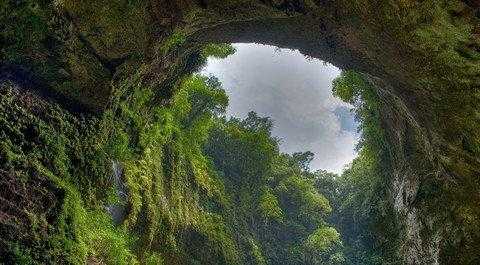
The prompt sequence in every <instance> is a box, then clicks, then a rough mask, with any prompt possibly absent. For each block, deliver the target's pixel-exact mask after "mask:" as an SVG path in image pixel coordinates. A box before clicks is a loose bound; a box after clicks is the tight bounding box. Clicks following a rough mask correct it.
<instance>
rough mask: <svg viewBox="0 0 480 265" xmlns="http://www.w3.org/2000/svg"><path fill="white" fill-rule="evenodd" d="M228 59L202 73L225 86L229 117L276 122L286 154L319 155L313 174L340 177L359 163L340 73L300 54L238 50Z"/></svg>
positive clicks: (241, 46) (255, 48)
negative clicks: (338, 93)
mask: <svg viewBox="0 0 480 265" xmlns="http://www.w3.org/2000/svg"><path fill="white" fill-rule="evenodd" d="M235 47H236V49H237V52H236V53H235V54H234V55H232V56H230V57H228V58H227V59H223V60H218V59H210V60H209V62H208V65H207V66H206V67H205V69H204V70H203V72H204V73H205V74H213V75H215V76H217V77H218V78H219V79H220V81H222V83H223V86H224V88H225V90H226V92H227V93H228V95H229V96H230V106H229V109H228V115H232V116H236V117H245V116H246V114H247V113H248V112H249V111H251V110H253V111H255V112H257V113H258V114H260V115H262V116H270V117H272V119H273V120H274V121H275V128H274V129H273V134H274V135H275V136H277V137H280V138H281V139H282V144H281V146H280V147H281V150H282V151H283V152H287V153H293V152H298V151H307V150H310V151H312V152H313V153H315V160H314V161H313V162H312V164H311V167H312V169H314V170H315V169H325V170H328V171H332V172H336V173H340V172H341V170H342V169H343V167H344V165H345V164H348V163H350V162H351V161H352V159H353V158H354V157H355V152H354V146H355V144H356V142H357V140H358V136H357V133H356V124H355V123H354V120H353V117H352V115H351V113H350V111H349V109H350V106H348V105H347V104H345V103H343V102H341V101H340V100H338V99H336V98H334V97H333V95H332V92H331V83H332V80H333V79H334V78H335V77H336V76H338V75H339V73H340V71H339V69H337V68H335V67H334V66H332V65H327V64H325V63H323V62H321V61H318V60H313V59H306V58H305V57H304V56H303V55H301V54H300V53H299V52H298V51H291V50H286V49H281V50H280V49H278V48H275V47H272V46H265V45H258V44H235Z"/></svg>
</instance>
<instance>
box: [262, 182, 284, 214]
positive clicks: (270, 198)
mask: <svg viewBox="0 0 480 265" xmlns="http://www.w3.org/2000/svg"><path fill="white" fill-rule="evenodd" d="M260 210H261V211H262V214H263V215H264V216H265V217H266V218H271V219H273V220H282V218H283V211H282V208H280V204H279V202H278V199H277V197H276V196H275V194H273V193H272V191H271V190H269V189H266V190H264V191H263V193H262V196H261V197H260Z"/></svg>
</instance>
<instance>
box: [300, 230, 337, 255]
mask: <svg viewBox="0 0 480 265" xmlns="http://www.w3.org/2000/svg"><path fill="white" fill-rule="evenodd" d="M340 242H341V240H340V234H339V233H338V232H337V230H335V228H333V227H322V228H318V229H317V230H315V232H313V233H312V234H311V235H309V236H308V238H307V240H306V241H305V246H306V247H307V248H309V249H311V250H314V251H320V252H326V251H328V250H329V249H331V248H332V247H333V246H334V245H336V244H340Z"/></svg>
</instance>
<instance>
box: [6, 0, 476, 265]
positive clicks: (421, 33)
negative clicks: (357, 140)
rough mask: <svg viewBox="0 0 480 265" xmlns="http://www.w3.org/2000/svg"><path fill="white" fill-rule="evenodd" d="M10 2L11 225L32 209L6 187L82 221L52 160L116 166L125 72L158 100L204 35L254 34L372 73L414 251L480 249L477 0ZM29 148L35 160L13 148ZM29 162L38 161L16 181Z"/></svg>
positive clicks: (445, 253) (423, 255) (425, 254)
mask: <svg viewBox="0 0 480 265" xmlns="http://www.w3.org/2000/svg"><path fill="white" fill-rule="evenodd" d="M0 12H1V13H0V25H1V26H0V28H1V31H2V32H1V35H0V36H1V38H0V44H1V49H2V50H1V54H0V55H1V57H0V59H1V62H0V63H1V65H0V69H1V72H0V80H1V84H0V92H1V94H0V99H1V109H0V110H1V113H0V126H1V129H0V132H1V134H0V137H1V138H0V139H1V144H2V146H1V147H2V149H1V150H0V151H1V152H0V161H2V164H1V165H2V168H0V175H1V177H2V179H1V184H0V185H1V190H2V194H1V199H2V201H4V202H5V203H3V202H2V205H1V206H0V224H1V227H2V228H1V231H2V235H3V234H4V233H5V235H7V234H8V233H9V231H13V230H11V227H15V229H17V230H18V231H23V233H24V234H25V236H24V237H23V236H22V237H21V238H20V240H25V242H27V241H28V236H29V235H28V234H29V233H27V232H26V231H28V229H29V228H27V227H22V224H25V223H26V222H27V221H25V220H28V218H29V217H28V216H23V214H22V213H21V211H20V210H18V209H17V210H16V207H14V206H9V203H13V204H14V205H22V207H24V208H27V209H29V211H30V212H32V213H38V214H40V215H44V216H47V218H46V220H48V222H54V219H55V218H63V219H64V220H65V221H64V222H63V223H64V224H63V226H62V227H60V228H56V229H57V230H58V231H53V232H52V231H43V230H42V229H41V227H42V225H39V226H40V228H39V230H42V231H38V233H39V234H42V233H68V230H69V229H73V228H69V227H70V226H72V224H71V223H69V222H68V216H61V217H58V216H55V215H54V213H55V212H56V211H55V209H56V208H58V207H66V206H62V201H64V203H63V204H64V205H74V203H72V201H75V198H76V195H74V194H73V193H71V192H69V191H68V187H65V186H64V185H63V184H62V183H61V181H60V180H58V181H54V180H52V177H49V176H50V175H52V173H53V174H55V175H58V174H63V173H64V172H63V173H62V172H58V173H56V172H50V171H55V170H57V171H62V170H65V171H68V172H69V173H68V175H72V176H76V177H73V178H74V179H77V180H78V181H85V180H88V176H99V175H103V176H108V175H109V174H110V173H109V168H110V166H111V165H110V164H109V163H106V162H105V161H110V160H108V159H110V158H108V159H107V158H105V157H102V156H100V155H96V154H97V153H101V152H100V151H99V150H98V149H99V148H100V147H99V146H101V145H102V144H104V143H105V141H106V140H104V139H103V138H106V137H107V135H108V133H109V132H110V131H111V130H112V129H111V128H109V124H110V123H109V121H110V120H109V119H110V118H111V116H109V115H112V113H115V109H116V108H117V107H118V106H117V105H118V102H119V97H122V98H128V97H129V95H130V94H133V91H129V90H128V89H126V90H125V87H124V86H122V85H121V84H122V83H123V82H124V81H125V80H129V79H131V76H137V78H136V79H135V82H137V86H140V87H148V89H150V90H151V91H153V92H154V94H155V96H154V97H153V99H152V100H151V102H150V103H149V104H152V105H162V104H168V102H169V100H170V99H171V97H172V95H173V93H174V92H175V91H174V88H175V86H176V84H178V82H179V81H180V79H181V77H182V76H183V75H184V74H186V73H189V72H191V71H194V70H195V65H193V66H192V64H191V63H189V62H191V61H192V60H193V58H195V57H198V56H200V55H199V50H200V48H201V47H203V46H204V45H205V44H208V43H224V42H256V43H263V44H269V45H275V46H278V47H285V48H291V49H298V50H300V51H301V52H302V53H303V54H305V55H306V56H309V57H314V58H318V59H321V60H324V61H327V62H330V63H332V64H334V65H336V66H338V67H340V68H342V69H352V70H356V71H359V72H362V73H364V74H366V75H368V76H369V77H370V79H371V81H372V83H374V84H375V86H376V88H377V90H378V94H379V95H380V98H381V100H380V102H379V105H380V109H381V110H382V112H381V114H382V121H381V122H382V125H383V127H384V129H385V131H386V133H387V137H388V141H389V144H390V149H391V174H390V179H388V180H386V181H388V183H389V186H390V190H389V191H388V194H389V196H390V197H389V198H388V199H389V200H390V202H391V203H392V204H393V205H394V208H395V210H396V213H395V217H394V218H395V219H396V220H397V221H398V223H399V224H401V227H402V229H401V232H400V233H399V238H398V239H395V240H398V241H399V242H400V244H399V250H398V251H399V256H400V257H401V258H402V261H403V263H404V264H448V263H450V264H478V262H480V261H479V259H478V258H479V254H478V252H479V250H478V248H479V247H480V229H479V227H480V192H479V190H480V23H479V22H480V4H479V2H478V1H467V0H463V1H460V0H423V1H419V0H401V1H400V0H399V1H392V0H384V1H373V0H336V1H331V0H150V1H147V0H136V1H135V0H132V1H127V0H119V1H110V0H86V1H74V0H55V1H48V0H43V1H34V0H30V1H13V0H7V1H2V3H1V4H0ZM119 91H121V93H120V92H119ZM120 94H121V96H119V95H120ZM106 117H107V118H106ZM38 124H40V126H38ZM110 125H111V124H110ZM111 126H113V125H111ZM84 139H90V140H84ZM91 139H95V140H91ZM59 141H60V142H62V143H63V144H61V145H60V144H58V142H59ZM58 148H64V149H65V150H67V153H68V154H69V156H70V158H69V159H70V160H69V161H71V162H69V163H68V165H67V166H65V165H63V164H62V161H57V160H58V159H57V158H56V157H55V156H56V155H57V154H58V152H59V151H58V150H57V149H58ZM12 150H13V151H12ZM19 150H20V151H19ZM16 151H18V152H23V153H24V154H28V156H26V157H28V160H29V161H23V162H21V163H20V162H18V163H17V162H15V163H10V162H11V161H15V159H14V158H13V157H12V156H14V154H15V152H16ZM72 157H76V158H75V159H73V158H72ZM113 159H115V158H114V157H113ZM60 160H61V158H60ZM9 161H10V162H9ZM38 161H42V163H40V162H38ZM72 161H73V162H72ZM40 164H42V165H40ZM60 165H63V167H65V168H63V167H62V166H60ZM49 167H50V169H49V170H47V168H49ZM52 168H53V169H52ZM22 174H23V175H34V176H35V177H34V178H30V179H29V180H28V181H27V182H26V183H24V184H22V185H26V186H24V187H25V188H23V189H19V190H17V189H16V188H15V187H17V186H19V185H15V182H16V181H18V178H20V177H21V176H20V175H22ZM78 176H83V177H78ZM86 182H88V183H85V185H84V186H85V187H88V186H89V185H106V184H105V182H106V180H102V179H98V178H96V179H90V180H88V181H86ZM20 186H21V185H20ZM86 189H87V188H86ZM82 192H84V193H88V192H89V191H88V189H87V190H85V191H82ZM93 197H95V196H94V195H92V198H93ZM29 198H30V199H29ZM32 198H33V199H32ZM41 201H46V202H47V203H40V202H41ZM46 227H47V226H46ZM47 230H48V229H47ZM7 237H12V238H13V237H16V235H13V234H9V235H8V236H5V238H7ZM37 247H38V248H42V247H43V248H48V246H37ZM460 257H462V258H460Z"/></svg>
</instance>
